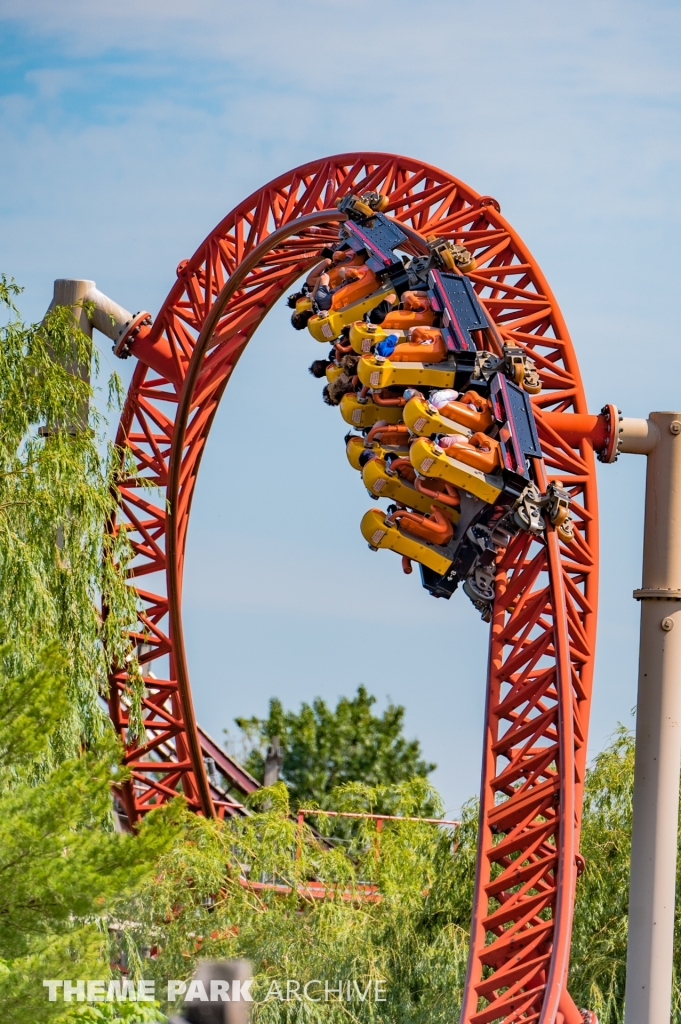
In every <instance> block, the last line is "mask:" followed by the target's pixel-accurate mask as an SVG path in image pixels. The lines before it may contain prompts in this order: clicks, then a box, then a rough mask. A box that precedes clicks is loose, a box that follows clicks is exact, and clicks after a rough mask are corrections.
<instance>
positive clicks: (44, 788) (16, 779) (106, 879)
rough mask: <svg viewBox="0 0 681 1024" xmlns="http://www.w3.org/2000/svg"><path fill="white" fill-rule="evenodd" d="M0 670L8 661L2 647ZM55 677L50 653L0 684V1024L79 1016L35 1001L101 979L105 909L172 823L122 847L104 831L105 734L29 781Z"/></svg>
mask: <svg viewBox="0 0 681 1024" xmlns="http://www.w3.org/2000/svg"><path fill="white" fill-rule="evenodd" d="M0 660H2V661H8V660H10V661H11V660H12V653H11V651H9V650H8V649H7V647H3V648H1V649H0ZM63 668H64V662H63V658H62V657H61V655H59V654H58V652H57V649H56V646H55V645H53V646H52V647H51V648H48V649H47V650H46V651H44V652H43V653H42V654H38V655H37V657H36V659H35V664H34V666H33V667H31V668H29V669H27V670H26V672H25V673H24V674H23V675H22V676H21V677H15V678H13V677H7V676H0V1002H1V1003H2V1007H3V1021H6V1022H8V1024H14V1022H16V1024H24V1022H25V1021H27V1020H31V1021H32V1022H35V1024H41V1022H43V1021H45V1022H48V1021H50V1020H61V1019H63V1020H70V1019H73V1016H74V1015H76V1016H79V1014H78V1013H77V1010H78V1007H77V1005H74V1006H73V1007H72V1006H70V1004H66V1003H59V1002H58V1003H49V1002H47V1000H46V992H45V989H44V988H43V985H42V982H43V979H45V978H88V977H93V978H106V977H108V976H109V973H110V971H109V964H108V961H109V953H110V950H109V946H110V942H109V937H108V932H107V927H106V917H107V914H108V912H109V908H110V906H111V904H112V901H113V899H114V897H115V898H116V899H120V898H121V894H125V893H130V892H131V890H133V889H134V887H135V886H136V885H137V884H139V883H140V882H141V881H142V880H143V878H144V877H145V876H147V875H149V874H150V872H151V871H152V870H153V868H154V864H155V862H156V860H157V858H158V856H159V855H160V854H161V853H162V852H163V851H164V850H166V849H167V848H168V846H169V843H170V840H171V837H172V833H173V829H172V819H173V816H174V814H176V813H177V812H176V809H175V808H174V807H169V808H167V809H165V810H164V811H163V813H160V814H159V813H155V814H154V815H152V816H151V817H150V818H148V819H147V820H146V821H145V823H144V825H143V827H142V829H141V830H140V832H139V834H138V835H137V836H134V837H133V836H131V835H123V834H121V833H118V832H115V831H114V828H113V820H112V804H111V785H112V783H113V782H115V781H117V780H119V779H120V778H121V777H122V775H123V773H122V771H121V769H120V768H119V767H118V766H117V762H118V759H119V750H118V745H117V742H116V741H115V739H114V737H113V736H112V735H111V734H108V736H107V735H105V736H103V737H101V738H100V739H99V740H98V741H97V743H96V744H94V745H92V746H91V748H90V749H89V750H87V751H85V752H84V753H82V754H80V755H79V756H76V757H73V758H67V759H65V760H63V761H62V762H61V763H60V764H58V765H56V766H54V767H52V768H49V769H48V770H43V771H42V772H41V773H40V774H39V776H38V777H37V778H36V777H35V773H34V771H33V770H32V767H33V766H34V765H35V764H36V762H39V760H40V758H41V757H42V756H43V755H45V754H46V752H47V750H48V747H49V744H50V740H51V737H52V734H53V733H54V731H55V730H56V729H58V728H59V724H60V721H61V717H62V715H63V712H64V708H65V707H66V705H67V702H68V686H67V683H66V677H65V673H64V671H63ZM19 695H20V697H21V708H20V709H18V707H17V705H18V697H19ZM80 1009H83V1008H82V1007H81V1008H80Z"/></svg>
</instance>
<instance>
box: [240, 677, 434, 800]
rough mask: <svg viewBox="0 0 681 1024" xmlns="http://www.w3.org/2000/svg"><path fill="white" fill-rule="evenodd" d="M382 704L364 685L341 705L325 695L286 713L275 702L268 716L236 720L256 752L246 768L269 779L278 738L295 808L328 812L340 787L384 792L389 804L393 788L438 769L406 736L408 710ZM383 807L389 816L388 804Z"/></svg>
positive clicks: (283, 767) (282, 773)
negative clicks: (270, 750) (268, 764)
mask: <svg viewBox="0 0 681 1024" xmlns="http://www.w3.org/2000/svg"><path fill="white" fill-rule="evenodd" d="M375 703H376V698H375V697H373V696H371V695H370V694H369V693H368V692H367V690H366V688H365V687H364V686H359V687H358V689H357V693H356V695H355V696H354V697H341V698H340V699H339V700H338V703H337V705H336V707H335V708H330V707H329V706H328V704H327V703H326V702H325V701H323V700H322V699H321V698H320V697H318V698H317V699H316V700H314V701H313V702H312V704H311V705H310V704H305V703H304V704H303V705H302V706H301V708H300V711H298V712H296V711H286V710H284V707H283V705H282V702H281V700H280V699H279V698H278V697H273V698H272V699H271V700H270V705H269V714H268V716H267V718H264V719H261V718H256V717H253V718H237V719H236V724H237V725H238V726H239V728H240V729H241V731H242V733H243V735H244V737H245V739H246V741H247V743H248V744H249V745H250V748H251V749H250V753H249V754H248V757H247V760H246V767H247V768H248V770H249V771H250V772H251V773H252V774H253V775H254V776H255V777H256V778H257V779H258V780H260V781H262V779H263V775H264V767H265V753H266V750H267V746H268V744H269V743H270V742H271V741H272V739H273V738H274V737H275V736H278V737H279V740H280V743H281V746H282V747H283V751H284V760H283V764H282V767H281V778H282V780H283V781H284V782H285V783H286V785H287V787H288V789H289V792H290V799H291V804H292V806H293V807H294V808H297V807H305V806H314V807H324V808H328V807H330V806H331V804H330V799H331V794H332V793H333V792H334V790H337V789H338V788H339V787H342V786H344V785H346V784H347V783H350V782H362V783H363V784H365V785H366V786H368V787H369V788H370V789H371V788H374V789H376V787H384V790H383V792H384V797H383V800H384V801H385V787H386V786H390V785H394V784H397V783H400V782H405V781H407V780H409V779H413V778H418V777H426V776H427V775H428V774H429V773H430V772H432V771H433V770H434V769H435V767H436V765H434V764H430V763H428V762H427V761H424V760H423V757H422V755H421V746H420V744H419V741H418V740H407V739H405V737H404V736H403V734H402V733H403V728H404V714H405V709H404V708H403V707H401V706H400V705H398V704H392V703H391V704H389V705H388V707H387V708H386V709H385V711H384V712H383V713H382V714H381V715H376V714H374V712H373V711H372V708H373V705H374V704H375ZM376 791H377V792H378V791H379V790H378V789H377V790H376ZM376 809H379V808H378V807H376ZM380 810H382V811H384V812H388V813H389V811H388V808H387V807H386V806H384V805H382V806H381V807H380Z"/></svg>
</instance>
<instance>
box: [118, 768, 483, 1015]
mask: <svg viewBox="0 0 681 1024" xmlns="http://www.w3.org/2000/svg"><path fill="white" fill-rule="evenodd" d="M423 790H424V781H423V780H415V781H413V782H408V783H403V784H401V785H400V786H398V787H395V788H394V791H393V793H392V795H391V797H390V799H391V800H392V802H393V803H394V805H395V808H396V810H398V812H399V813H401V814H403V815H410V814H413V812H414V811H415V810H416V809H417V808H418V806H419V805H420V804H421V803H422V802H423V800H424V798H425V797H424V791H423ZM353 794H354V799H355V801H357V800H358V799H359V794H360V786H359V785H358V784H355V786H354V789H353ZM337 795H338V797H339V799H340V798H342V791H341V792H340V793H339V794H337ZM363 795H364V806H365V809H366V808H368V807H370V806H374V805H375V804H376V802H378V801H379V800H381V799H383V798H385V794H380V793H377V792H376V791H374V790H373V789H372V787H363ZM428 799H430V800H431V801H432V802H433V803H434V804H436V801H437V797H436V795H435V794H434V793H433V792H432V790H431V792H430V794H429V795H428ZM255 800H256V803H257V806H255V807H254V812H253V814H252V816H250V817H247V818H241V819H236V820H232V821H227V822H215V821H206V820H205V819H202V818H198V817H194V818H188V819H187V821H186V825H185V829H186V831H185V841H184V842H183V843H182V844H175V845H174V846H173V848H172V850H170V851H169V852H168V853H167V854H166V855H165V856H164V857H162V858H161V862H160V865H159V871H158V873H157V875H156V877H155V878H154V881H153V883H151V884H148V885H147V886H145V887H143V888H142V889H141V890H138V892H137V893H136V894H135V896H134V898H133V900H132V901H131V902H127V903H125V904H124V905H123V906H121V909H120V911H119V917H121V918H125V919H126V920H132V921H135V922H136V925H135V926H133V927H132V928H131V930H130V933H131V934H130V938H131V939H134V940H135V942H136V943H137V945H138V947H139V948H143V947H145V946H150V945H154V946H155V947H156V950H155V957H154V959H153V960H152V961H150V962H147V963H145V964H144V971H145V974H146V976H147V977H148V976H149V972H150V971H152V972H153V973H154V974H155V976H156V977H157V978H158V979H159V980H160V981H162V982H163V983H165V979H166V978H186V977H187V976H188V974H189V973H191V970H192V968H193V966H194V965H195V963H196V961H197V959H198V958H199V957H211V958H212V957H217V958H223V957H235V956H246V957H248V959H250V960H251V962H252V964H253V967H254V974H255V983H254V987H253V994H254V996H255V998H256V1003H255V1004H254V1013H255V1020H256V1021H257V1022H261V1021H262V1022H270V1021H271V1022H275V1021H277V1022H279V1021H283V1020H289V1019H294V1018H295V1019H299V1018H300V1016H301V1015H302V1016H303V1017H305V1018H306V1019H309V1020H310V1021H318V1020H319V1021H321V1020H324V1021H336V1020H338V1021H341V1020H347V1018H348V1016H351V1017H352V1018H353V1019H356V1020H361V1021H371V1020H388V1019H389V1020H409V1021H415V1022H418V1021H424V1022H425V1021H426V1020H428V1021H431V1020H443V1021H444V1020H450V1019H451V1018H452V1017H454V1018H456V1016H457V1015H458V1011H459V1000H460V993H461V987H462V983H463V977H464V973H465V966H466V945H467V929H468V924H469V922H468V913H469V905H470V874H469V868H470V863H471V850H470V849H468V848H466V851H465V853H464V852H463V850H462V849H461V844H459V845H458V846H457V848H456V851H455V852H453V845H452V841H453V837H452V834H451V831H450V830H445V829H441V828H438V827H436V826H432V825H426V824H423V823H419V822H408V821H392V822H385V824H384V826H383V830H382V832H381V833H380V834H379V833H378V832H377V828H376V822H375V821H373V820H366V819H365V820H361V821H359V822H357V823H356V824H355V828H354V833H353V836H352V840H351V843H350V844H349V846H346V847H344V848H341V847H338V846H337V845H335V844H333V843H332V844H330V845H327V844H320V842H319V840H318V838H317V836H316V835H315V833H314V832H313V831H312V830H311V829H310V828H308V827H307V826H304V827H302V828H301V827H300V826H299V825H298V824H297V823H296V822H295V821H294V820H292V818H291V816H290V813H289V805H288V792H287V789H286V787H285V786H284V785H283V784H282V783H281V782H280V783H277V784H276V785H275V786H273V787H270V788H269V789H267V790H263V791H261V792H260V793H258V794H256V796H255ZM474 815H475V809H474V807H470V808H467V810H466V825H465V827H464V830H463V835H464V837H465V839H464V842H465V843H468V842H470V840H471V839H472V841H473V843H474V836H475V828H474V827H471V821H472V818H473V817H474ZM379 844H380V846H379ZM473 860H474V853H473ZM244 878H247V879H248V884H244V881H243V879H244ZM310 879H315V880H316V883H317V885H318V886H322V887H325V889H326V893H325V895H326V898H325V899H315V898H313V896H312V894H311V890H310V888H309V884H308V883H309V881H310ZM270 884H271V885H277V886H278V887H279V888H278V890H276V891H275V890H274V889H273V888H267V885H270ZM366 886H372V887H376V891H378V892H379V893H380V900H378V901H372V900H371V899H369V900H367V899H366V898H364V899H363V898H362V896H366V888H365V887H366ZM372 891H373V890H372ZM462 893H465V895H464V897H463V899H462ZM288 979H291V980H293V981H294V982H296V981H297V982H299V983H300V990H301V992H302V991H303V987H304V985H305V984H306V983H307V982H310V983H314V982H315V979H317V980H318V981H319V984H317V985H315V987H314V988H313V989H312V990H311V992H312V993H313V994H316V993H317V992H318V991H320V990H321V991H323V989H324V985H325V983H328V986H329V989H330V990H331V989H333V990H335V991H337V989H338V986H339V984H340V983H341V982H342V983H343V984H344V985H345V984H346V982H347V981H351V982H353V981H354V982H356V983H357V987H358V988H359V990H360V992H366V987H367V985H370V984H372V983H374V984H375V982H376V981H379V982H385V996H386V1001H385V1002H382V1001H374V1000H373V999H371V1000H370V999H368V998H367V999H366V1000H365V1001H361V1000H360V999H359V997H358V995H357V991H356V989H355V988H354V987H351V994H352V995H353V996H354V998H353V1000H352V1001H351V1002H350V1003H348V1001H347V999H346V998H345V996H346V994H347V988H345V989H344V999H343V1001H340V1000H339V999H338V997H337V995H336V996H334V994H333V993H332V992H331V991H330V999H329V1001H325V1000H324V999H322V1001H321V1002H319V1003H313V1002H304V1003H301V1002H299V1001H297V1000H296V998H295V995H292V996H291V1000H290V1001H289V1002H286V1001H280V1000H279V998H278V996H277V989H276V985H278V986H279V989H280V991H281V993H282V995H283V996H284V997H285V996H286V991H287V980H288ZM273 983H276V985H275V988H274V989H273V988H272V986H273ZM372 992H375V989H373V990H372ZM268 993H269V994H270V998H269V999H268V998H267V996H268Z"/></svg>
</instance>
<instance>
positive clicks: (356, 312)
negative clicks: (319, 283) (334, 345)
mask: <svg viewBox="0 0 681 1024" xmlns="http://www.w3.org/2000/svg"><path fill="white" fill-rule="evenodd" d="M394 294H395V292H394V288H393V285H392V284H391V282H388V283H387V284H386V285H383V287H381V288H380V289H379V290H378V291H376V292H372V293H371V295H365V296H364V297H363V298H360V299H357V300H356V301H355V302H351V303H350V304H349V305H347V306H345V307H344V308H343V309H337V310H334V309H330V310H329V311H328V312H324V313H318V314H317V315H316V316H312V317H310V319H309V320H308V322H307V329H308V331H309V332H310V334H311V335H312V337H313V338H314V339H315V341H321V342H327V341H335V339H336V338H338V337H340V334H341V332H342V330H343V328H344V327H347V326H348V325H349V324H351V323H354V321H355V320H361V319H362V318H363V316H364V314H365V313H368V312H369V311H370V310H372V309H374V308H375V307H376V306H379V305H380V304H381V302H383V300H384V299H387V297H388V296H389V295H394Z"/></svg>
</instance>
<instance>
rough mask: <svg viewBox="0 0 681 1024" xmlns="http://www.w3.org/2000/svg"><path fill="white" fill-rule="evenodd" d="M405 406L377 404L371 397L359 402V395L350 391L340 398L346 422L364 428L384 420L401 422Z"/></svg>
mask: <svg viewBox="0 0 681 1024" xmlns="http://www.w3.org/2000/svg"><path fill="white" fill-rule="evenodd" d="M402 411H403V406H399V405H397V406H395V405H388V406H384V405H376V403H375V402H372V400H371V399H370V398H367V399H366V401H365V402H359V401H358V400H357V395H355V394H353V393H352V392H349V393H348V394H347V395H343V397H342V398H341V400H340V413H341V416H342V417H343V419H344V420H345V422H346V423H349V424H350V426H352V427H356V428H357V429H358V430H363V429H364V428H365V427H373V426H374V424H375V423H378V422H379V421H380V420H383V421H384V422H385V423H401V422H402Z"/></svg>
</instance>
